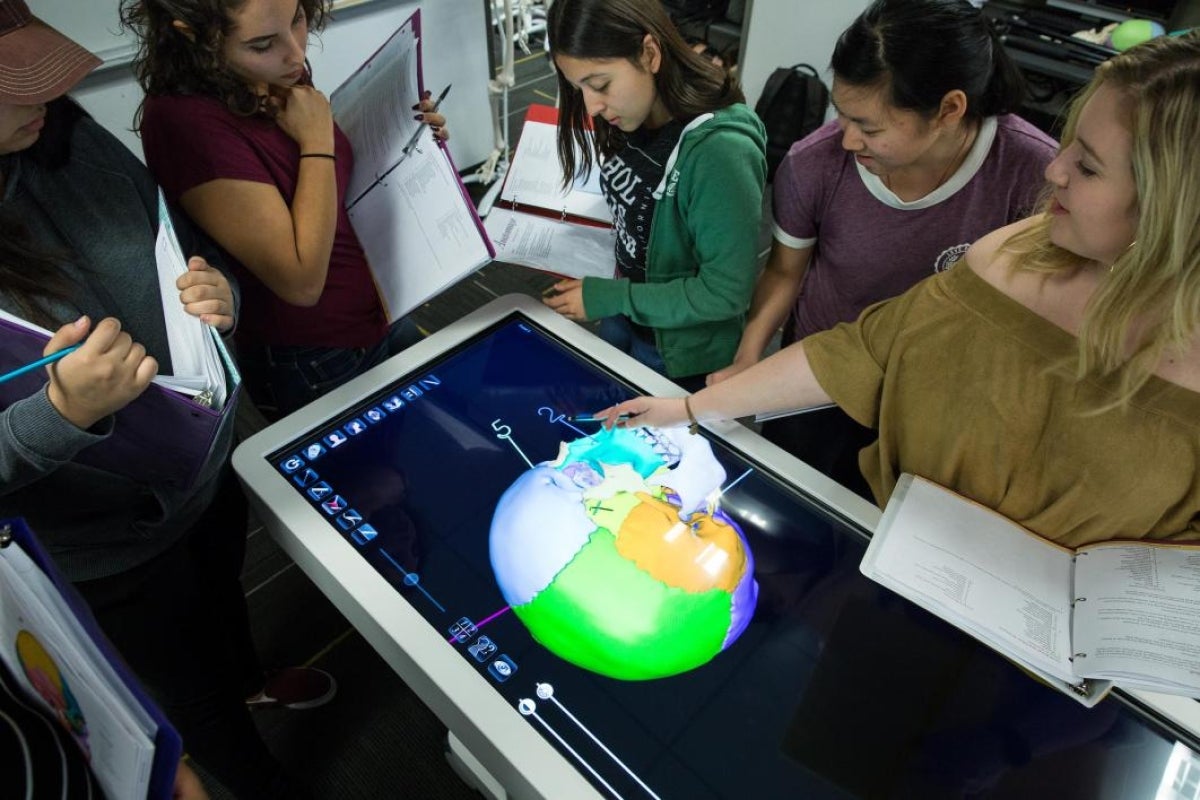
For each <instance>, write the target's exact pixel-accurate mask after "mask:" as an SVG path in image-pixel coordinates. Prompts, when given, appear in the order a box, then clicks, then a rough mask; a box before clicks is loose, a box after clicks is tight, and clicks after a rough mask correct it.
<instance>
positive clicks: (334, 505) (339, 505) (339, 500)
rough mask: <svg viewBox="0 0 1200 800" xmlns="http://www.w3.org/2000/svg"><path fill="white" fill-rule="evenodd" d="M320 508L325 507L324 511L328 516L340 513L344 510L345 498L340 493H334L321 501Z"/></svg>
mask: <svg viewBox="0 0 1200 800" xmlns="http://www.w3.org/2000/svg"><path fill="white" fill-rule="evenodd" d="M321 508H323V509H325V513H326V514H328V515H329V516H331V517H332V516H333V515H334V514H340V513H342V512H343V511H345V510H346V498H344V497H342V496H341V495H340V494H335V495H334V496H333V497H331V498H329V499H328V500H326V501H325V502H323V503H321Z"/></svg>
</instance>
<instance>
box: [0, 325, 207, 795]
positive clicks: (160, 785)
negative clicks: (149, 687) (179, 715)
mask: <svg viewBox="0 0 1200 800" xmlns="http://www.w3.org/2000/svg"><path fill="white" fill-rule="evenodd" d="M4 334H5V338H8V337H7V334H8V331H7V330H5V331H4ZM12 542H15V543H16V544H17V545H19V546H20V548H21V549H22V550H24V551H25V555H27V556H29V559H30V560H31V561H33V563H34V564H36V565H37V566H38V567H39V568H40V569H41V570H42V572H43V573H45V575H46V577H47V578H49V579H50V582H51V583H53V584H54V588H55V589H57V590H58V593H59V594H60V595H62V598H63V600H65V601H66V603H67V605H68V606H69V607H70V609H71V611H73V612H74V613H75V617H76V618H77V619H78V620H79V623H80V625H81V626H82V627H83V629H84V631H85V632H86V633H87V634H88V635H89V636H90V637H91V638H92V641H93V642H95V644H96V647H97V648H98V649H99V650H100V652H101V653H102V654H103V655H104V657H105V658H106V659H108V662H109V664H111V665H112V668H113V671H114V672H116V674H117V677H118V678H120V679H121V681H122V682H123V683H124V684H125V686H127V687H128V688H129V691H130V692H131V693H132V694H133V696H134V698H135V699H136V700H137V701H138V702H139V703H140V704H141V705H142V708H144V709H145V710H146V713H147V714H149V715H150V719H152V720H153V721H154V723H155V725H156V726H157V728H158V730H157V731H156V733H155V735H154V760H153V762H152V765H151V768H150V787H149V791H148V792H147V794H146V797H147V800H170V798H171V797H172V796H173V794H174V792H173V788H174V785H175V770H176V769H177V768H178V766H179V759H180V757H181V756H182V755H183V741H182V740H181V739H180V737H179V733H178V732H177V731H176V730H175V728H174V727H172V726H171V723H170V722H169V721H168V720H167V718H166V716H165V715H164V714H163V712H162V711H161V710H160V709H159V708H158V706H156V705H155V704H154V702H153V701H152V700H151V699H150V698H149V697H148V696H147V695H146V692H145V690H144V689H142V686H141V684H139V683H138V681H137V678H135V677H134V676H133V673H132V672H131V671H130V669H129V667H127V666H126V665H125V662H124V660H123V659H122V658H121V656H120V655H119V654H118V653H117V651H116V649H115V648H114V647H113V646H112V643H111V642H109V641H108V638H107V637H105V635H104V633H103V632H102V631H101V630H100V625H99V624H98V623H97V622H96V618H95V617H93V616H92V612H91V609H89V608H88V605H87V603H85V602H84V601H83V598H82V597H80V596H79V593H78V592H76V591H75V587H74V586H72V585H71V584H70V583H69V582H68V581H67V579H66V578H64V577H63V575H62V573H61V572H59V571H58V568H57V567H55V565H54V562H53V561H52V560H51V559H50V556H49V555H48V554H47V553H46V551H45V550H44V549H43V548H42V546H41V544H40V543H39V542H38V540H37V536H36V535H34V533H33V531H31V530H29V527H28V526H27V525H26V524H25V520H23V519H20V518H17V519H0V547H8V546H9V544H10V543H12Z"/></svg>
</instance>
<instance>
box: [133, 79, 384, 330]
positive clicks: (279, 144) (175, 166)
mask: <svg viewBox="0 0 1200 800" xmlns="http://www.w3.org/2000/svg"><path fill="white" fill-rule="evenodd" d="M141 132H142V149H143V151H144V152H145V154H146V165H147V166H149V167H150V171H151V172H152V173H154V178H155V180H157V181H158V183H159V184H160V185H161V186H162V187H163V191H164V192H165V193H166V196H167V199H169V200H171V201H173V202H178V201H179V196H180V195H182V194H183V193H184V192H186V191H188V190H189V189H192V188H194V187H196V186H199V185H201V184H204V183H208V182H209V181H214V180H219V179H221V178H228V179H232V180H243V181H255V182H258V183H268V184H271V185H273V186H275V187H276V188H277V189H278V190H279V194H280V195H281V196H282V197H283V200H284V202H286V203H287V204H288V205H289V206H290V205H291V203H292V198H293V196H294V195H295V192H296V178H297V176H298V174H299V170H300V159H299V155H300V151H299V148H298V147H297V146H296V142H295V141H294V140H292V138H291V137H290V136H288V135H287V134H286V133H284V132H283V131H282V130H281V129H280V128H279V126H278V125H276V124H275V122H274V121H273V120H270V119H267V118H265V117H259V116H255V117H240V116H237V115H236V114H234V113H233V112H231V111H230V110H229V109H227V108H226V107H225V105H224V104H223V103H221V102H220V101H219V100H216V99H214V98H211V97H198V96H184V95H166V96H156V97H147V98H146V104H145V108H144V113H143V116H142V131H141ZM334 136H335V139H334V141H335V145H334V148H335V152H336V153H337V165H336V169H337V190H338V198H337V207H338V215H337V230H336V232H335V233H334V238H333V252H332V253H331V254H330V256H329V272H328V274H327V275H326V277H325V288H324V290H323V291H322V292H321V298H320V299H319V300H318V301H317V304H316V305H315V306H313V307H311V308H302V307H300V306H294V305H291V304H290V303H286V302H284V301H283V300H281V299H279V297H277V296H276V295H275V293H274V292H272V291H271V290H270V289H269V288H267V286H266V285H265V284H263V282H262V281H260V280H259V279H258V278H256V277H255V276H254V274H253V273H251V272H250V271H249V270H248V269H246V268H245V267H244V266H242V265H241V264H239V263H238V262H237V261H236V260H235V259H232V258H231V259H230V261H231V265H232V267H233V269H234V272H235V274H236V275H237V278H238V281H239V283H240V285H241V290H242V309H241V314H240V316H239V318H238V339H239V341H241V342H244V343H246V344H250V345H262V344H268V345H302V346H313V345H316V346H325V347H369V346H371V345H373V344H375V343H376V342H378V341H379V340H380V339H382V338H383V336H384V334H385V333H386V332H387V319H386V318H385V316H384V313H383V307H382V305H381V304H380V301H379V294H378V292H377V291H376V289H375V283H374V280H373V279H372V277H371V272H370V269H369V268H368V266H367V257H366V254H365V253H363V249H362V245H360V244H359V241H358V236H357V235H356V234H355V233H354V228H352V227H351V225H350V217H349V215H348V214H347V213H346V206H345V193H346V185H347V184H348V183H349V180H350V170H351V168H352V167H353V166H354V154H353V152H352V151H351V149H350V142H349V140H348V139H347V138H346V135H345V134H344V133H342V131H341V129H340V128H337V127H336V126H335V128H334Z"/></svg>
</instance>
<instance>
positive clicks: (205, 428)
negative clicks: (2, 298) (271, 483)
mask: <svg viewBox="0 0 1200 800" xmlns="http://www.w3.org/2000/svg"><path fill="white" fill-rule="evenodd" d="M158 202H159V232H158V240H157V242H156V245H155V256H156V262H157V264H158V282H159V291H160V298H161V300H162V306H163V320H164V322H165V324H166V329H167V341H168V345H169V347H170V352H171V363H172V365H173V368H174V373H175V374H174V375H161V374H160V375H158V376H156V377H155V378H154V381H153V382H152V383H151V385H150V386H149V387H148V388H147V389H146V391H144V392H143V393H142V394H141V395H139V396H138V397H137V398H136V399H135V400H133V401H132V402H131V403H130V404H129V405H127V406H125V407H124V408H122V409H121V410H120V411H118V412H116V414H115V415H114V418H115V422H114V428H113V432H112V434H111V435H110V436H109V437H108V438H107V439H105V440H104V441H102V442H99V443H97V444H95V445H92V446H91V447H88V448H85V449H83V450H81V451H80V452H79V453H78V454H77V455H76V456H75V459H74V460H75V461H76V462H78V463H81V464H86V465H89V466H93V467H96V468H98V469H103V470H106V471H109V472H114V473H117V474H121V475H125V476H127V477H130V478H133V479H134V480H138V481H143V482H146V483H154V484H167V485H170V486H175V487H181V488H187V487H189V486H191V484H192V483H193V482H194V481H195V479H196V477H197V475H198V474H199V472H200V469H201V467H202V466H203V465H204V463H205V462H206V461H207V460H208V455H209V453H211V452H212V448H213V445H214V443H215V442H216V437H217V431H218V430H219V428H220V427H221V425H222V423H223V421H224V420H225V416H226V415H227V414H229V413H231V412H232V411H233V409H234V408H235V406H236V400H237V395H238V393H239V392H240V390H241V375H240V373H239V372H238V370H237V367H236V365H235V364H234V362H233V358H232V357H231V356H230V354H229V351H228V350H227V349H226V347H225V343H224V342H223V341H222V340H221V336H220V334H219V333H218V332H217V331H216V330H215V329H214V328H212V327H211V326H209V325H205V324H204V323H202V322H201V321H200V320H199V319H198V318H196V317H193V316H191V315H190V314H188V313H187V312H186V311H185V310H184V309H183V304H182V303H180V302H179V299H178V297H179V292H178V289H176V288H175V281H176V280H177V279H178V278H179V276H180V275H182V274H184V273H185V272H186V271H187V260H186V259H185V258H184V256H183V252H182V249H181V248H180V246H179V241H178V239H177V237H176V235H175V230H174V226H173V224H172V223H171V216H170V213H169V211H168V209H167V205H166V201H165V200H164V199H163V196H162V193H161V192H160V193H159V199H158ZM50 337H51V332H50V331H48V330H46V329H45V328H42V327H40V326H37V325H34V324H32V323H30V322H27V321H25V320H23V319H20V318H19V317H15V316H13V315H11V314H7V313H5V312H3V311H0V369H9V368H13V367H16V366H19V365H22V364H27V363H29V362H31V361H34V360H36V359H37V358H39V357H41V355H42V352H43V350H44V349H45V347H46V343H47V342H48V341H49V340H50ZM45 383H46V373H45V372H44V371H42V370H36V371H34V372H30V373H27V374H25V375H21V376H19V377H17V378H14V379H12V380H10V381H8V382H6V383H2V384H0V408H3V407H7V406H9V405H11V404H13V403H15V402H17V401H19V400H22V399H24V398H26V397H29V396H30V395H32V394H34V393H35V392H38V391H41V389H42V386H43V385H45Z"/></svg>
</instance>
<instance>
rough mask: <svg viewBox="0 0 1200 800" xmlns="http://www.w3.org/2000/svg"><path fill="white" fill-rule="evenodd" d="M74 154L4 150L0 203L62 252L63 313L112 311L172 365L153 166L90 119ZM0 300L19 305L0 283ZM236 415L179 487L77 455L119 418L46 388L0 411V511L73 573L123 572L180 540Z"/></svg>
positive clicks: (195, 240) (62, 316)
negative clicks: (64, 157)
mask: <svg viewBox="0 0 1200 800" xmlns="http://www.w3.org/2000/svg"><path fill="white" fill-rule="evenodd" d="M70 153H71V155H70V161H69V163H68V164H67V165H65V166H64V167H62V168H60V169H56V170H47V169H44V168H42V167H40V166H38V165H37V164H35V163H34V162H33V161H32V159H30V158H28V157H27V155H26V154H24V153H17V154H15V155H12V156H9V157H7V158H6V159H5V160H4V162H2V163H3V171H4V177H5V182H6V186H5V191H4V196H3V198H0V203H2V204H3V207H4V208H5V210H6V211H7V210H12V211H14V212H16V213H17V214H19V215H20V218H21V220H22V221H23V222H24V223H25V224H26V225H28V226H29V228H30V229H31V230H32V231H33V233H34V235H35V237H36V239H37V241H38V243H39V244H43V245H45V246H46V248H47V249H50V250H56V251H66V252H68V253H69V257H68V261H69V263H68V264H67V265H66V267H65V268H66V271H67V273H68V275H69V276H70V277H71V278H72V280H73V282H74V284H75V286H76V287H77V290H76V291H75V293H74V295H73V298H72V302H71V303H70V304H62V305H60V306H59V307H56V308H54V309H53V313H54V316H55V317H56V318H57V319H58V320H59V322H60V323H66V322H69V321H72V320H74V319H76V318H77V317H78V316H79V315H80V314H81V313H86V314H88V315H89V316H91V318H92V321H93V324H94V323H96V322H99V321H100V320H101V319H102V318H104V317H106V316H112V317H116V318H117V319H119V320H120V321H121V325H122V328H123V329H124V330H127V331H129V332H130V334H131V335H132V336H133V338H134V340H135V341H138V342H141V343H142V344H143V345H144V346H145V347H146V350H147V352H149V354H150V355H152V356H154V357H155V358H156V359H157V360H158V362H159V369H160V371H161V372H164V373H168V374H169V373H170V371H171V362H170V355H169V348H168V345H167V334H166V325H165V323H164V321H163V316H162V306H161V303H160V301H159V290H158V277H157V272H156V267H155V256H154V245H155V238H156V236H157V232H158V200H157V190H156V187H155V185H154V182H153V180H152V179H151V177H150V173H149V172H148V171H147V170H146V168H145V167H144V166H143V165H142V163H141V162H140V161H138V160H137V159H136V158H135V157H134V156H133V155H132V154H131V153H130V152H129V151H128V150H127V149H126V148H125V146H124V145H122V144H121V143H120V142H118V141H117V139H116V138H114V137H113V136H112V135H111V134H109V133H108V132H107V131H105V130H104V129H103V128H101V127H100V126H99V125H98V124H96V123H95V122H94V121H93V120H91V119H83V120H80V121H79V122H78V124H77V125H76V126H75V129H74V131H73V133H72V138H71V148H70ZM175 225H176V232H177V233H178V235H179V240H180V244H181V245H182V247H183V250H184V254H185V255H193V254H195V255H202V256H204V257H205V258H207V259H208V261H209V263H210V264H212V265H213V266H216V267H219V268H221V269H222V271H225V270H224V267H223V266H222V262H221V258H220V255H219V253H218V252H217V251H216V248H214V247H213V245H212V244H211V243H210V242H208V241H207V240H205V239H203V237H201V236H198V235H197V234H196V232H195V230H194V229H193V228H192V226H191V225H190V224H189V223H188V221H187V220H186V219H185V218H183V217H182V215H176V216H175ZM226 275H227V276H228V272H226ZM230 282H231V283H232V282H233V279H232V277H230ZM236 299H237V291H236V286H235V300H236ZM0 307H3V308H4V309H5V310H6V311H9V312H11V313H14V314H19V311H18V309H17V308H16V306H15V304H14V303H13V301H12V298H10V297H7V296H5V294H4V292H3V291H2V290H0ZM233 418H234V414H233V413H232V410H231V413H229V414H226V415H225V423H224V424H223V425H222V427H221V429H220V430H219V431H218V433H217V440H216V445H215V447H214V448H213V452H212V454H211V456H210V458H209V461H208V463H207V464H206V465H205V466H204V468H203V470H202V471H201V474H200V476H199V478H198V479H197V480H196V482H195V484H194V485H193V486H192V488H191V489H190V490H179V489H174V488H171V487H168V486H165V485H162V486H156V485H154V484H145V483H139V482H136V481H133V480H131V479H129V478H126V477H124V476H121V475H118V474H115V473H112V472H107V471H104V470H100V469H96V468H94V467H89V466H85V465H82V464H78V463H75V462H74V461H73V459H74V458H75V456H76V454H77V453H79V451H80V450H82V449H83V448H85V447H90V446H93V445H96V446H101V447H102V446H103V442H104V440H105V439H106V438H107V437H108V436H110V435H112V432H113V430H114V426H115V424H116V422H115V420H114V418H112V417H109V418H107V419H105V420H102V421H101V422H99V423H97V424H96V425H95V426H93V427H92V428H90V429H88V430H80V429H79V428H77V427H75V426H74V425H72V424H71V423H69V422H67V421H66V420H65V419H63V418H62V417H61V416H60V415H59V414H58V412H57V411H56V410H55V409H54V407H53V406H52V405H51V404H50V402H49V400H48V398H47V396H46V390H45V387H44V386H43V388H42V389H41V390H40V391H38V392H36V393H34V394H33V395H31V396H29V397H26V398H25V399H23V400H19V401H17V402H15V403H13V404H12V405H10V406H8V407H6V408H4V409H3V410H0V517H8V516H21V517H24V518H25V519H26V520H27V521H28V523H29V525H30V527H31V528H32V529H33V530H34V532H35V533H37V534H38V536H39V538H40V539H41V541H42V542H43V543H44V544H45V546H46V547H47V548H48V549H49V551H50V552H51V554H52V555H53V556H54V558H55V560H56V561H57V562H58V564H59V566H60V567H61V568H62V569H63V571H64V572H65V573H66V575H67V577H68V578H69V579H70V580H72V581H80V580H89V579H94V578H100V577H104V576H108V575H112V574H115V573H119V572H122V571H124V570H127V569H129V568H131V567H133V566H136V565H137V564H140V563H142V562H144V561H146V560H148V559H150V558H152V557H153V556H155V555H157V554H158V553H160V552H162V551H163V550H165V549H166V548H167V547H168V546H170V545H171V544H172V543H173V542H175V541H176V540H177V539H178V538H179V536H180V535H181V534H182V533H183V532H184V531H186V530H187V528H188V527H189V526H190V525H191V524H192V523H193V522H195V520H196V519H197V518H198V517H199V515H200V514H201V513H202V512H203V511H204V509H205V508H206V507H207V506H208V504H209V503H210V502H211V500H212V498H213V495H214V494H215V492H216V489H217V485H218V482H219V481H220V479H221V477H222V472H223V471H224V469H225V468H226V465H227V461H228V456H229V450H230V448H231V446H232V441H233Z"/></svg>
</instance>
